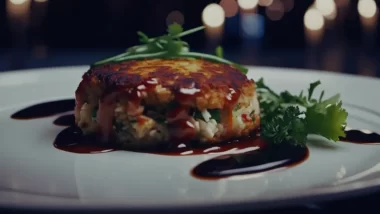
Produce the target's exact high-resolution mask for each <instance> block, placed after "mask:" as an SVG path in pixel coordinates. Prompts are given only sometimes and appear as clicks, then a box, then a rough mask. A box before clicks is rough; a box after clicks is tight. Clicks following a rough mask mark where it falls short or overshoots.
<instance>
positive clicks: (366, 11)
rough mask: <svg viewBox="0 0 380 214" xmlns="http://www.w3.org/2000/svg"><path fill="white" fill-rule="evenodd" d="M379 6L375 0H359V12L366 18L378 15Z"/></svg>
mask: <svg viewBox="0 0 380 214" xmlns="http://www.w3.org/2000/svg"><path fill="white" fill-rule="evenodd" d="M376 11H377V6H376V2H375V1H374V0H359V2H358V12H359V14H360V15H361V16H362V17H364V18H372V17H374V16H375V15H376Z"/></svg>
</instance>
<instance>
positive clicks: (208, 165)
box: [192, 145, 309, 179]
mask: <svg viewBox="0 0 380 214" xmlns="http://www.w3.org/2000/svg"><path fill="white" fill-rule="evenodd" d="M308 156H309V150H308V148H307V147H298V146H288V145H282V146H274V147H269V146H268V147H263V148H260V149H258V150H255V151H250V152H245V153H241V154H228V155H221V156H217V157H215V158H212V159H209V160H206V161H204V162H202V163H201V164H199V165H197V166H196V167H195V168H194V169H193V170H192V174H193V176H195V177H197V178H200V179H220V178H225V177H229V176H234V175H244V174H254V173H261V172H265V171H270V170H274V169H279V168H283V167H291V166H294V165H296V164H299V163H301V162H303V161H305V160H306V159H307V158H308Z"/></svg>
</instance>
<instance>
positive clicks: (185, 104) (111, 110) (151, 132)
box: [75, 59, 260, 148]
mask: <svg viewBox="0 0 380 214" xmlns="http://www.w3.org/2000/svg"><path fill="white" fill-rule="evenodd" d="M255 90H256V85H255V83H254V81H253V80H249V79H247V77H246V76H245V75H244V74H242V73H241V72H240V71H239V70H238V69H236V68H234V67H233V66H231V65H227V64H222V63H215V62H211V61H206V60H202V59H147V60H139V61H126V62H121V63H117V64H116V63H112V64H105V65H101V66H97V67H93V68H90V70H88V71H87V72H86V73H85V74H84V75H83V79H82V81H81V82H80V84H79V86H78V88H77V90H76V106H75V120H76V124H77V125H78V126H79V127H80V128H81V129H82V130H83V132H84V133H85V134H91V133H99V134H100V135H101V136H102V139H103V140H104V141H110V140H115V141H116V142H118V143H120V144H122V145H123V146H125V147H126V148H150V147H155V146H157V145H160V144H172V143H175V144H179V143H186V142H189V141H197V142H201V143H218V142H222V141H227V140H231V139H233V138H236V137H241V136H247V135H249V134H250V133H252V132H253V131H255V130H256V129H257V128H258V127H259V124H260V118H259V110H260V109H259V103H258V100H257V96H256V91H255Z"/></svg>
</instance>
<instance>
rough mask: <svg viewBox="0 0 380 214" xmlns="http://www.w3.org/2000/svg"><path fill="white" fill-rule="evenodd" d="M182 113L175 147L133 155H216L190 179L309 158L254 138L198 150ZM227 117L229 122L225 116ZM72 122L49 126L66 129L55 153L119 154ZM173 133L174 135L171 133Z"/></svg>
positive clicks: (38, 113) (364, 140) (56, 109)
mask: <svg viewBox="0 0 380 214" xmlns="http://www.w3.org/2000/svg"><path fill="white" fill-rule="evenodd" d="M144 85H145V87H141V88H140V89H142V90H140V93H142V92H143V91H144V90H150V89H152V88H154V87H155V84H154V81H152V82H151V83H148V84H146V83H145V84H144ZM236 94H239V92H236V93H235V92H233V91H231V96H229V97H228V99H229V98H231V99H229V100H230V101H231V102H235V101H234V100H237V98H235V97H238V96H237V95H236ZM135 95H138V93H137V92H136V93H135ZM135 98H136V100H138V99H139V97H135ZM183 98H184V97H183ZM187 98H189V97H187ZM132 100H133V99H132ZM106 101H107V99H105V100H104V102H105V103H107V102H106ZM74 106H75V100H74V99H68V100H61V101H52V102H46V103H41V104H37V105H33V106H31V107H28V108H25V109H22V110H20V111H18V112H16V113H15V114H13V115H12V116H11V117H12V118H13V119H34V118H41V117H47V116H52V115H57V114H60V113H64V112H68V111H72V110H73V108H74ZM186 111H188V109H186V108H183V107H178V109H175V110H173V112H172V113H169V114H171V115H169V118H171V119H172V121H171V123H169V127H171V128H177V129H181V130H182V131H181V132H182V133H183V134H182V135H178V136H177V135H173V138H172V139H171V140H174V141H176V142H179V143H178V144H172V145H171V146H170V147H162V148H155V149H154V150H150V151H147V150H139V151H137V150H134V152H142V153H152V154H157V155H167V156H188V155H202V154H220V156H217V157H215V158H212V159H209V160H206V161H205V162H203V163H201V164H199V165H198V166H196V167H195V168H194V169H193V171H192V173H193V175H194V176H196V177H198V178H202V179H218V178H224V177H228V176H232V175H243V174H252V173H261V172H264V171H268V170H273V169H278V168H283V167H289V166H293V165H295V164H299V163H301V162H302V161H304V160H306V158H307V157H308V155H309V151H308V149H307V147H292V146H287V145H281V146H267V145H266V144H265V143H264V142H263V141H262V140H261V139H260V138H258V137H257V136H253V137H251V138H246V139H239V140H234V141H231V142H226V143H221V144H212V145H207V146H200V145H199V144H196V145H197V146H194V145H192V143H191V142H189V143H182V142H184V139H192V138H193V137H194V133H195V129H194V127H193V125H192V123H189V120H188V119H189V118H186V117H183V115H185V114H182V113H183V112H186ZM227 117H228V118H229V116H227ZM244 117H246V118H245V119H249V118H248V116H244ZM229 119H230V118H229ZM74 120H75V118H74V116H73V115H72V114H69V115H63V116H60V117H58V118H57V119H55V120H54V122H53V123H54V124H55V125H59V126H68V127H66V128H65V129H63V130H62V131H61V132H60V133H59V134H58V135H57V137H56V139H55V141H54V146H55V147H56V148H57V149H60V150H63V151H67V152H71V153H78V154H93V153H105V152H112V151H116V150H120V148H119V147H118V146H117V145H116V144H113V143H106V144H105V143H103V144H102V143H97V142H98V140H97V137H96V136H83V134H82V131H81V130H80V129H79V128H78V127H76V126H75V123H74ZM183 130H185V132H183ZM173 133H176V131H173ZM346 135H347V136H346V137H345V138H342V139H341V140H342V141H347V142H352V143H360V144H379V143H380V135H379V134H376V133H373V132H369V131H360V130H347V131H346Z"/></svg>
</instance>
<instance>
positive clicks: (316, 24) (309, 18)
mask: <svg viewBox="0 0 380 214" xmlns="http://www.w3.org/2000/svg"><path fill="white" fill-rule="evenodd" d="M303 22H304V25H305V27H306V28H307V29H309V30H320V29H322V28H323V26H324V25H325V20H324V18H323V16H322V14H321V13H320V12H319V10H317V9H315V8H310V9H308V10H307V11H306V13H305V16H304V18H303Z"/></svg>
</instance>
